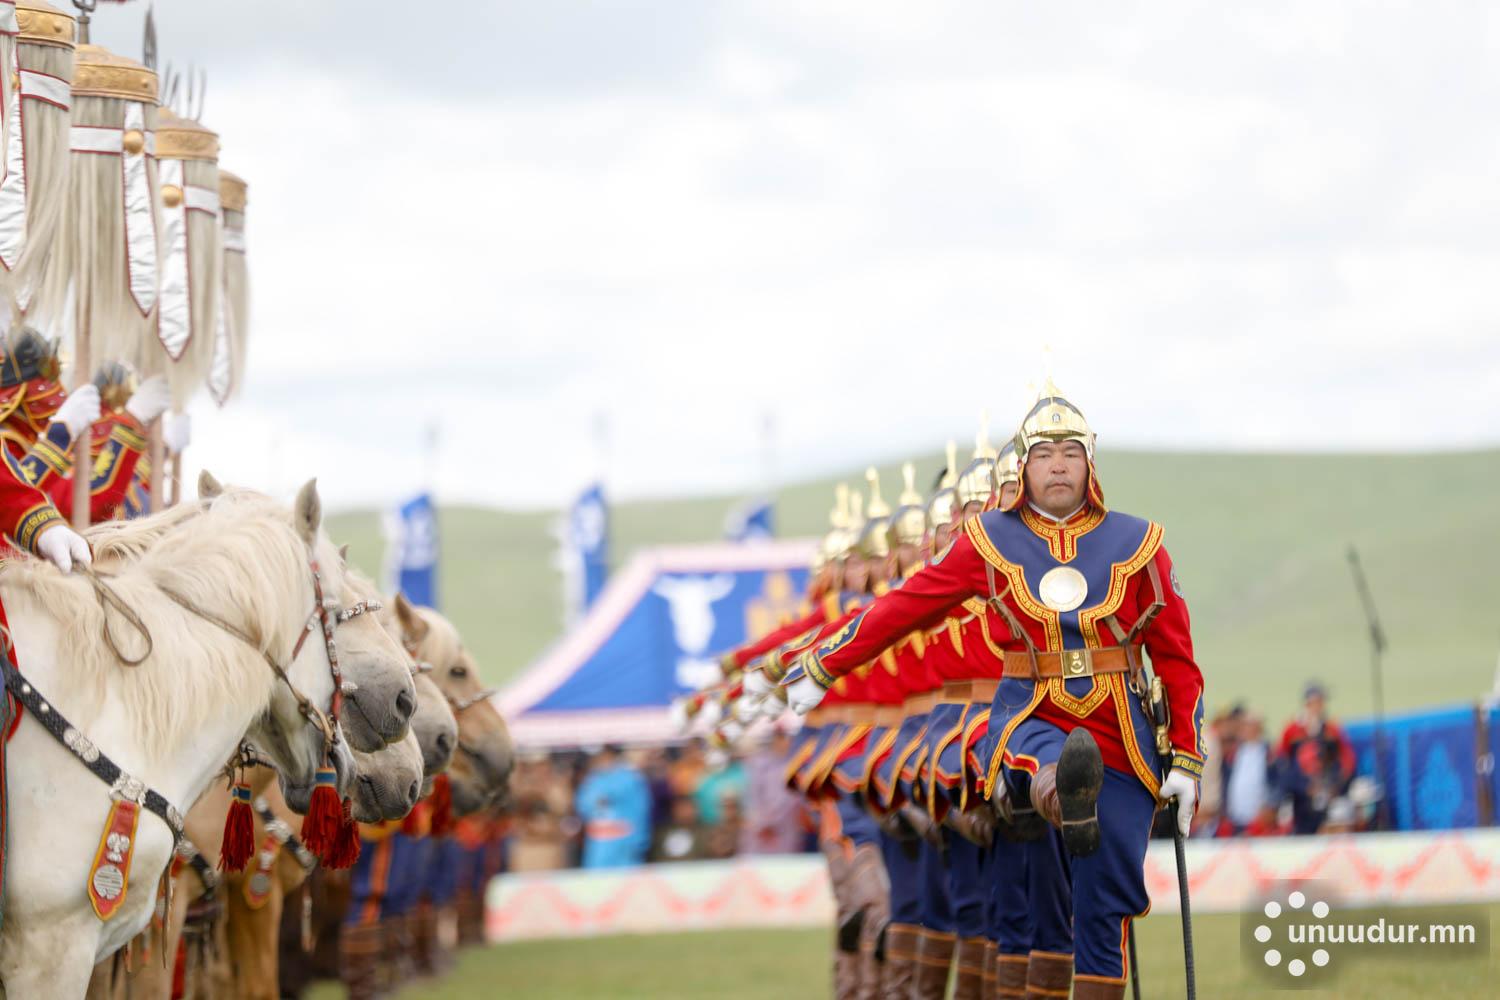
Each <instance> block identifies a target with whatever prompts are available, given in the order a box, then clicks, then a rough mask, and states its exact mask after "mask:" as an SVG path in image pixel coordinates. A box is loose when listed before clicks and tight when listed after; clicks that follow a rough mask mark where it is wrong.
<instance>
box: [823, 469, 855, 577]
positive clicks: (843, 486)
mask: <svg viewBox="0 0 1500 1000" xmlns="http://www.w3.org/2000/svg"><path fill="white" fill-rule="evenodd" d="M833 496H834V504H833V509H832V510H830V511H829V512H828V526H829V531H828V534H827V535H824V536H823V544H822V546H821V547H820V548H819V550H818V555H819V557H820V558H821V561H823V562H828V561H831V560H834V559H838V558H841V557H842V556H843V555H844V554H845V553H847V552H848V551H849V545H850V542H851V536H850V534H849V484H848V483H839V484H838V485H837V486H835V487H834V488H833Z"/></svg>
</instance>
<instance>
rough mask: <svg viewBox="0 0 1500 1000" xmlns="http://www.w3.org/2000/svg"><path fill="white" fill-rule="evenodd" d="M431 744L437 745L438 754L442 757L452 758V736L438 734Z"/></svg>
mask: <svg viewBox="0 0 1500 1000" xmlns="http://www.w3.org/2000/svg"><path fill="white" fill-rule="evenodd" d="M433 742H435V743H436V744H437V748H438V753H440V754H442V755H443V756H444V757H451V756H453V737H452V736H449V735H448V734H447V733H438V738H437V739H436V740H434V741H433Z"/></svg>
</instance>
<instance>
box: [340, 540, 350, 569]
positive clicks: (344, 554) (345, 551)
mask: <svg viewBox="0 0 1500 1000" xmlns="http://www.w3.org/2000/svg"><path fill="white" fill-rule="evenodd" d="M339 562H341V563H343V564H344V565H345V566H347V565H349V543H348V542H345V543H344V544H343V545H340V546H339Z"/></svg>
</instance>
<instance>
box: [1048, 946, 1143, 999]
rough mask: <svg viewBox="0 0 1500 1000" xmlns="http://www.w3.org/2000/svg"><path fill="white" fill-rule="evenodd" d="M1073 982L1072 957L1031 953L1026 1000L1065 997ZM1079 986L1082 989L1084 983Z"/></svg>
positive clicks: (1050, 953)
mask: <svg viewBox="0 0 1500 1000" xmlns="http://www.w3.org/2000/svg"><path fill="white" fill-rule="evenodd" d="M1072 982H1073V956H1072V955H1058V954H1055V953H1053V952H1050V951H1034V952H1032V953H1031V955H1030V957H1029V959H1028V961H1027V963H1026V1000H1046V998H1049V997H1065V996H1067V995H1068V986H1069V985H1070V984H1071V983H1072ZM1079 986H1080V988H1081V987H1082V981H1080V983H1079ZM1122 988H1123V987H1122ZM1079 995H1080V996H1081V995H1082V994H1079Z"/></svg>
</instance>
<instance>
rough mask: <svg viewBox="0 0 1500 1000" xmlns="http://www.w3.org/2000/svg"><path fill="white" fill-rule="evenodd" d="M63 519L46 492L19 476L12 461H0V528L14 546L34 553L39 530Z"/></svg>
mask: <svg viewBox="0 0 1500 1000" xmlns="http://www.w3.org/2000/svg"><path fill="white" fill-rule="evenodd" d="M7 458H8V453H7ZM62 523H64V521H63V517H62V515H61V514H59V513H58V511H57V508H56V507H54V506H52V503H51V501H49V500H48V499H47V496H46V494H45V493H43V492H42V491H41V490H38V489H37V488H36V487H34V486H32V485H31V484H30V483H28V482H27V481H26V480H25V479H23V478H21V477H20V475H19V474H18V473H17V471H16V466H15V464H14V463H13V461H11V460H7V461H4V462H0V529H3V530H4V532H5V534H6V537H8V538H9V539H10V540H11V541H12V542H14V543H15V546H16V548H18V549H20V550H21V551H23V552H31V553H35V552H36V542H37V539H38V538H40V537H41V536H42V532H44V531H46V530H47V529H48V528H50V527H52V526H53V525H57V524H62Z"/></svg>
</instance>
